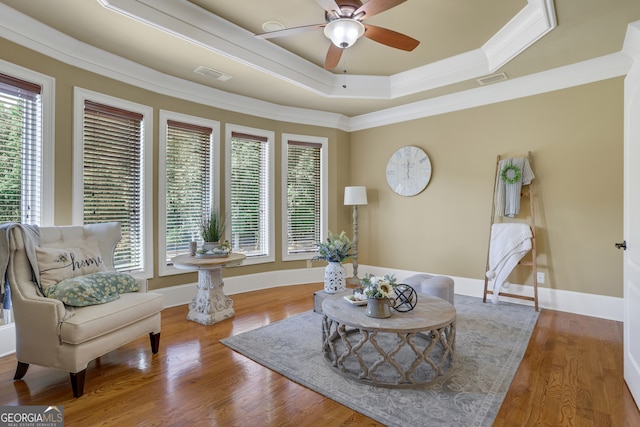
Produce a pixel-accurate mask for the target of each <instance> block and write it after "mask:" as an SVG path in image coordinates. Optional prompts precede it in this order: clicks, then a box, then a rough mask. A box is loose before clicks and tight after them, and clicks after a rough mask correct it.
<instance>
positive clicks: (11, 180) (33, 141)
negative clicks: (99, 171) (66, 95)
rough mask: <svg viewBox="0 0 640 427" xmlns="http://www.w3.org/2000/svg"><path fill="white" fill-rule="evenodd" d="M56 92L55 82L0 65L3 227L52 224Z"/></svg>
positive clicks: (0, 215) (0, 208) (0, 211)
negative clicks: (54, 100) (19, 223)
mask: <svg viewBox="0 0 640 427" xmlns="http://www.w3.org/2000/svg"><path fill="white" fill-rule="evenodd" d="M52 92H53V79H51V78H49V77H46V76H42V75H40V74H38V73H34V72H32V71H29V70H26V69H22V68H20V67H17V66H14V65H11V64H8V63H4V62H2V63H0V223H2V222H21V223H24V224H38V225H51V224H52V223H53V211H54V209H53V179H52V176H53V162H52V159H53V142H52V141H53V139H52V134H53V130H52V122H53V121H52V120H51V117H52V110H53V107H52V99H53V96H52ZM45 129H46V130H47V132H46V133H47V136H46V137H45V136H44V134H45V132H44V130H45Z"/></svg>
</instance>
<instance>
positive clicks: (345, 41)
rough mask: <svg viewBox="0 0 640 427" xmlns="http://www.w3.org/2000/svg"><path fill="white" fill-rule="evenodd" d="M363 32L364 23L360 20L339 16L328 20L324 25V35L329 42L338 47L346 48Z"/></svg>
mask: <svg viewBox="0 0 640 427" xmlns="http://www.w3.org/2000/svg"><path fill="white" fill-rule="evenodd" d="M363 34H364V25H362V23H361V22H360V21H356V20H354V19H349V18H340V19H336V20H334V21H331V22H329V23H328V24H327V25H326V26H325V27H324V35H325V36H326V37H327V38H328V39H329V40H331V43H333V44H334V45H336V46H337V47H339V48H342V49H346V48H348V47H351V46H353V44H354V43H355V42H356V41H357V40H358V39H359V38H360V37H362V35H363Z"/></svg>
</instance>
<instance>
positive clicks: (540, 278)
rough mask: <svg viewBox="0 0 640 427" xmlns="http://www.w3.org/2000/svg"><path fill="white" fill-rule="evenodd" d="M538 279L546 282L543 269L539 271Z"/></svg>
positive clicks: (540, 281) (539, 281)
mask: <svg viewBox="0 0 640 427" xmlns="http://www.w3.org/2000/svg"><path fill="white" fill-rule="evenodd" d="M536 281H537V282H538V283H544V273H543V272H542V271H538V275H537V276H536Z"/></svg>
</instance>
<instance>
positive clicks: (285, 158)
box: [281, 133, 329, 261]
mask: <svg viewBox="0 0 640 427" xmlns="http://www.w3.org/2000/svg"><path fill="white" fill-rule="evenodd" d="M290 141H297V142H308V143H312V144H320V145H321V148H320V206H321V211H320V235H321V236H323V237H322V238H324V236H326V235H327V229H328V224H329V220H328V217H329V208H328V196H327V194H328V188H329V178H328V176H329V173H328V158H329V156H328V149H329V140H328V138H326V137H319V136H310V135H296V134H291V133H283V134H282V149H281V151H282V187H281V188H282V209H281V212H282V233H281V239H282V260H283V261H299V260H309V259H312V258H313V257H314V256H316V255H317V253H318V252H317V250H315V251H313V252H303V253H298V254H290V253H289V248H288V241H289V236H288V233H287V230H288V225H289V224H288V222H289V215H288V206H287V190H288V179H287V175H288V172H289V142H290Z"/></svg>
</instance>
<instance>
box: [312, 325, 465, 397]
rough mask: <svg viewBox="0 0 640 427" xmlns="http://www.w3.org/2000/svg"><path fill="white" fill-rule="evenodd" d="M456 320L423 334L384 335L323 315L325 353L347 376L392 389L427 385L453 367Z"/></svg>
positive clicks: (389, 333)
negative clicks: (348, 326) (346, 324)
mask: <svg viewBox="0 0 640 427" xmlns="http://www.w3.org/2000/svg"><path fill="white" fill-rule="evenodd" d="M455 337H456V325H455V321H453V322H452V323H450V324H447V325H445V326H442V327H439V328H435V329H432V330H428V331H422V332H417V333H415V332H401V331H398V332H381V331H368V330H362V329H356V328H347V327H346V326H345V325H343V324H340V323H339V322H337V321H335V320H333V319H331V318H329V317H328V316H326V315H325V316H323V321H322V350H323V353H324V356H325V358H326V359H327V361H328V362H329V363H331V365H332V366H333V367H335V368H338V369H339V371H340V372H341V373H342V374H344V375H345V376H347V377H351V378H354V379H358V380H360V381H362V382H368V383H370V384H371V385H375V386H381V387H393V388H403V387H404V388H408V387H415V386H418V385H421V384H427V383H430V382H432V381H433V380H435V379H436V378H438V377H440V376H442V375H444V374H445V372H446V371H448V370H449V369H450V368H451V366H452V365H453V351H454V348H455Z"/></svg>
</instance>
